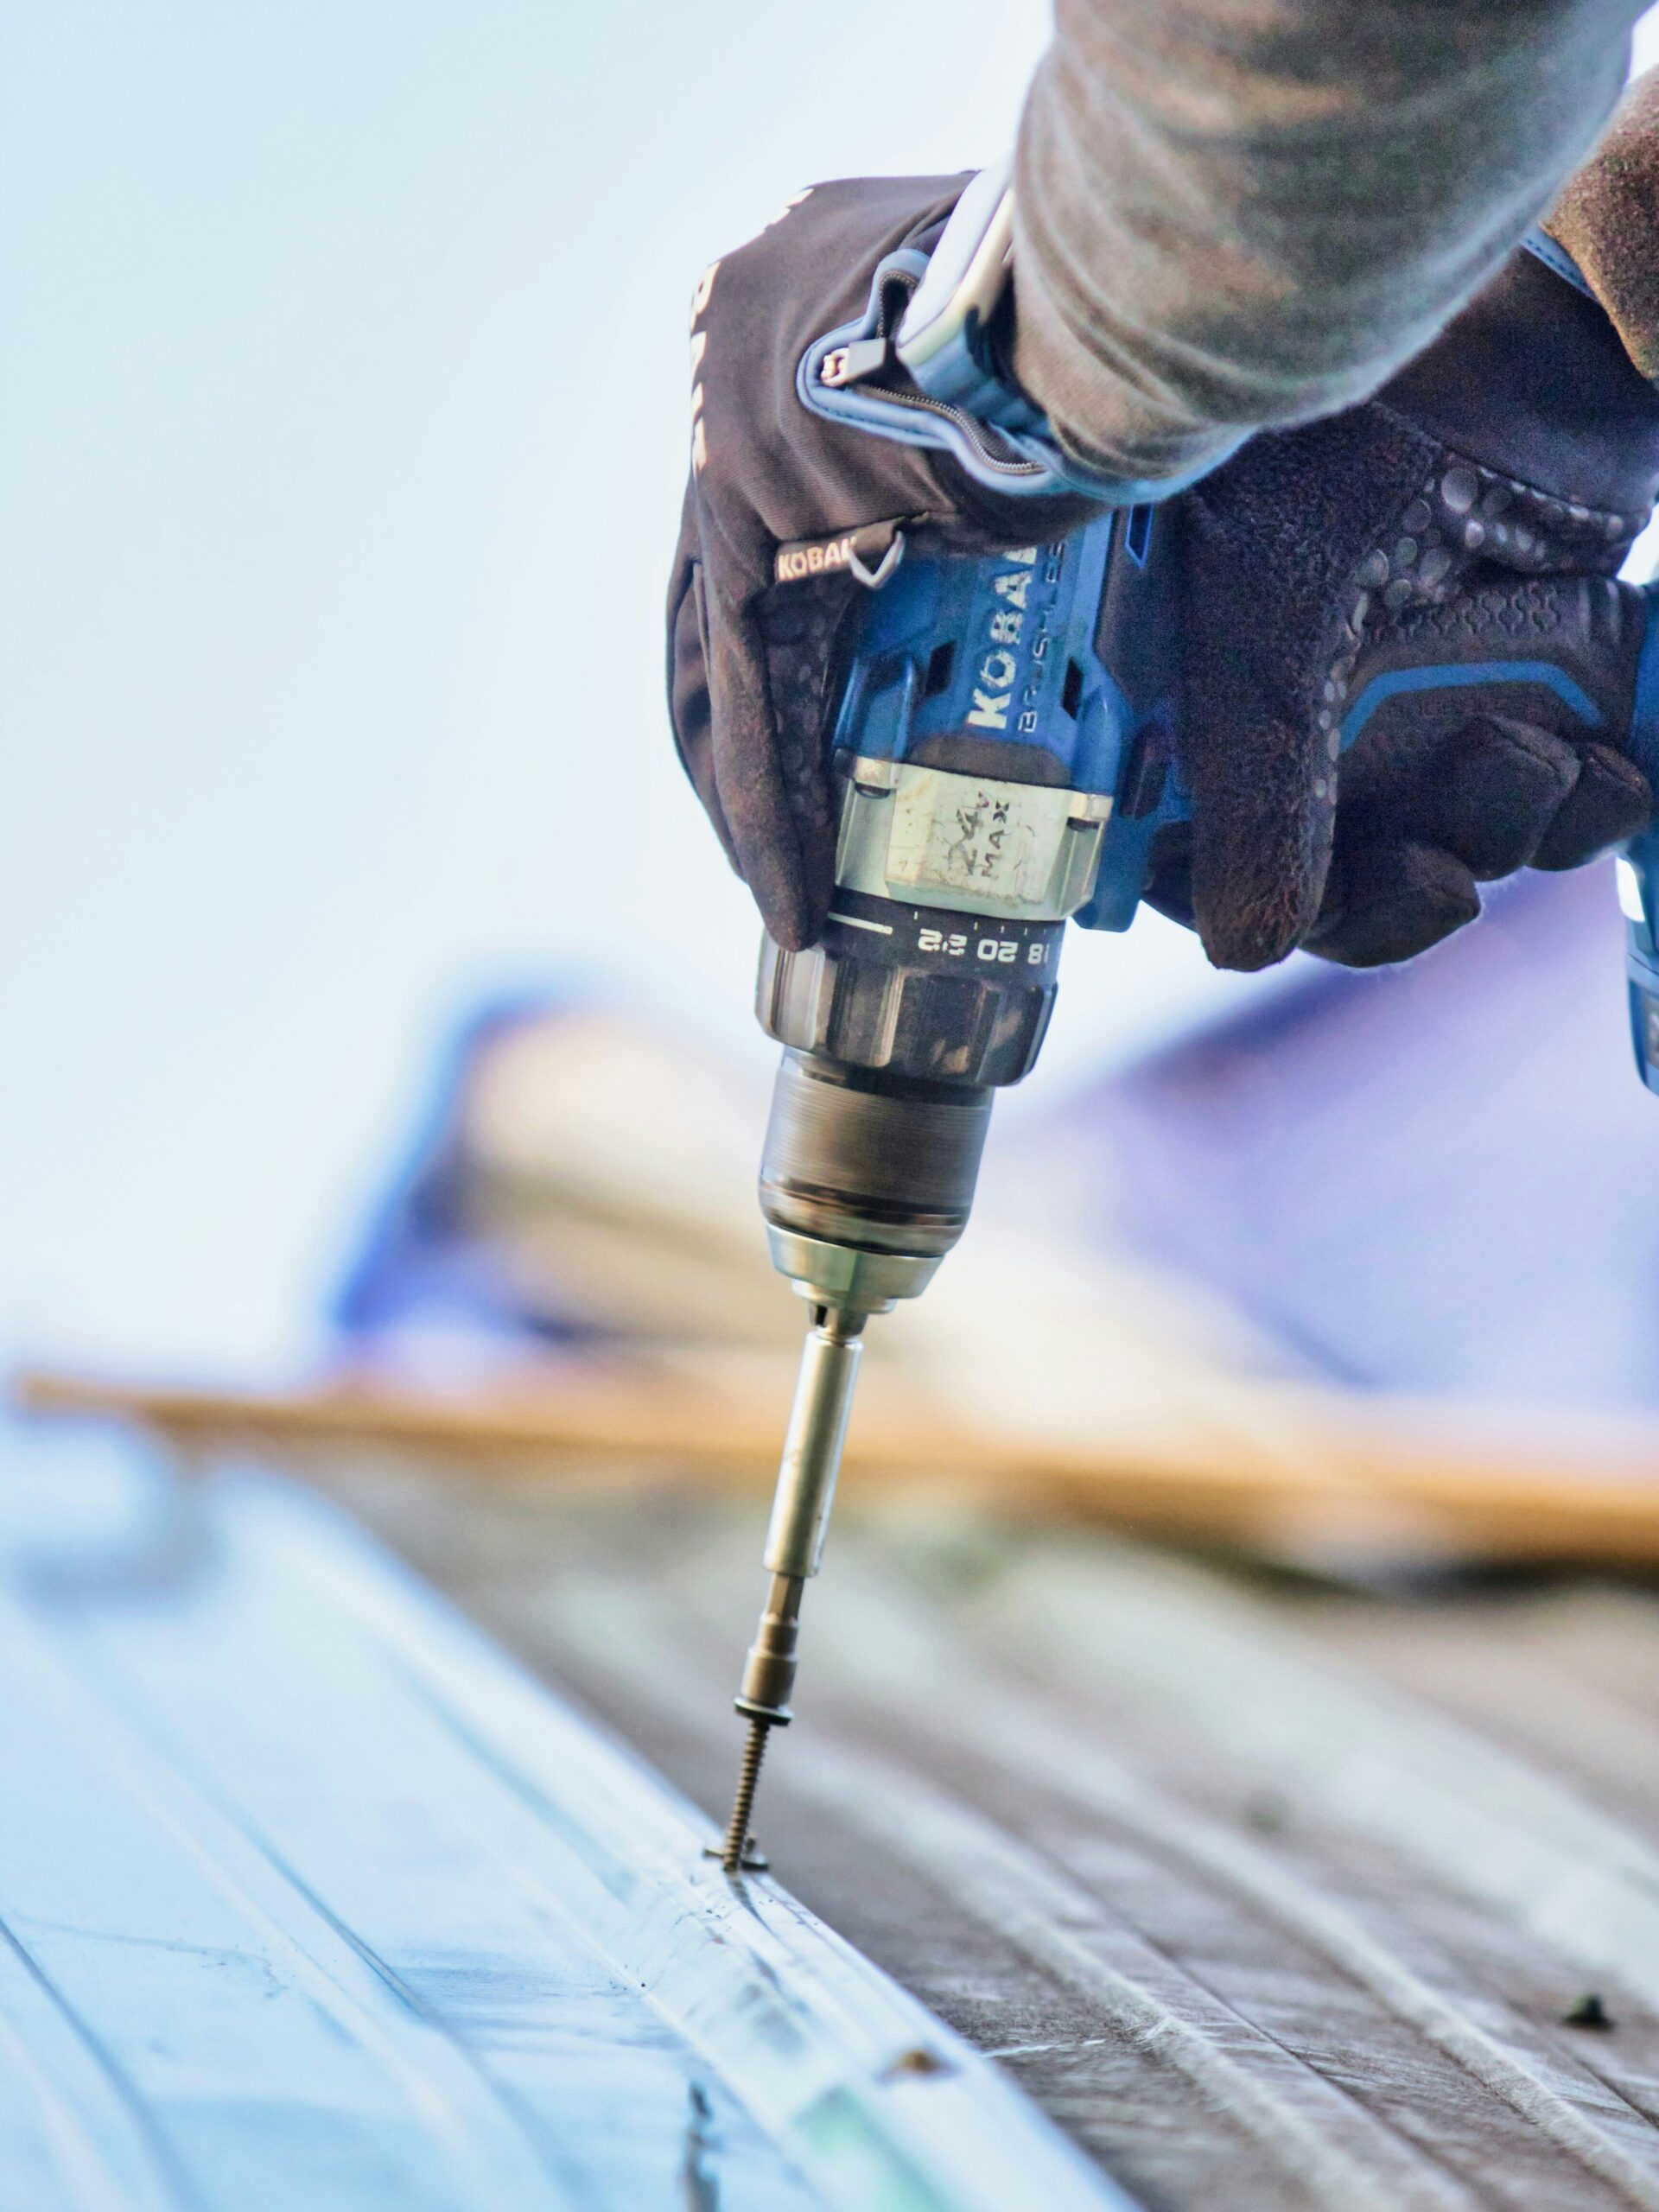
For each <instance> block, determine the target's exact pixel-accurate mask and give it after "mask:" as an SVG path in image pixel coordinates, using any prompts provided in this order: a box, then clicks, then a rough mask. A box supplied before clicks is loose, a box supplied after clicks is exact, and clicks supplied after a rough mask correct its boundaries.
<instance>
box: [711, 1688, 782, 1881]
mask: <svg viewBox="0 0 1659 2212" xmlns="http://www.w3.org/2000/svg"><path fill="white" fill-rule="evenodd" d="M771 1733H772V1723H771V1722H770V1721H769V1720H751V1721H750V1723H749V1740H748V1742H747V1744H746V1745H744V1746H743V1763H742V1764H741V1766H740V1767H739V1769H738V1770H737V1795H736V1796H735V1797H734V1799H733V1800H732V1817H731V1819H730V1821H728V1823H727V1827H726V1841H725V1844H724V1847H722V1849H721V1854H720V1863H721V1866H722V1867H723V1868H724V1869H725V1871H726V1872H727V1873H728V1874H738V1873H741V1872H742V1870H743V1853H744V1850H745V1847H746V1846H747V1843H748V1840H749V1817H750V1815H752V1814H753V1811H754V1793H755V1790H756V1789H758V1788H759V1786H760V1762H761V1760H762V1759H763V1758H765V1757H766V1738H767V1737H768V1736H769V1735H770V1734H771Z"/></svg>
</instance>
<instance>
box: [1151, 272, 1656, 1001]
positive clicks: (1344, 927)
mask: <svg viewBox="0 0 1659 2212" xmlns="http://www.w3.org/2000/svg"><path fill="white" fill-rule="evenodd" d="M1522 262H1529V257H1526V256H1518V257H1516V264H1512V265H1511V267H1510V269H1509V270H1506V271H1505V272H1504V274H1503V282H1502V283H1499V284H1497V285H1495V286H1494V287H1493V288H1492V290H1493V296H1492V297H1491V299H1484V300H1483V302H1480V303H1478V312H1477V311H1474V310H1471V312H1470V314H1469V315H1466V316H1465V317H1464V318H1461V319H1460V320H1459V323H1456V324H1454V325H1453V326H1452V329H1451V331H1449V332H1448V333H1447V334H1446V336H1445V337H1444V338H1443V339H1442V340H1440V341H1437V344H1436V346H1434V347H1432V348H1431V349H1430V350H1429V353H1428V354H1427V355H1425V356H1424V358H1423V360H1422V361H1421V362H1420V363H1418V364H1414V365H1413V367H1412V368H1411V369H1410V370H1409V371H1408V372H1406V373H1405V374H1404V375H1403V376H1402V377H1401V378H1396V379H1395V383H1394V384H1393V385H1390V386H1389V387H1388V388H1387V389H1386V390H1385V391H1384V392H1383V394H1382V395H1380V397H1378V398H1377V399H1376V400H1374V401H1370V402H1368V403H1366V404H1363V405H1362V406H1360V407H1357V408H1355V409H1352V410H1349V412H1348V413H1346V414H1344V415H1342V416H1335V417H1333V418H1332V419H1331V420H1329V421H1327V422H1325V423H1315V424H1313V425H1310V426H1307V427H1305V428H1303V429H1298V430H1291V431H1286V432H1280V433H1274V434H1269V435H1262V436H1258V437H1257V438H1256V439H1255V440H1254V441H1252V442H1251V443H1250V444H1249V445H1248V446H1247V447H1246V448H1244V449H1243V452H1242V453H1241V454H1239V456H1238V457H1237V458H1236V460H1235V461H1232V462H1230V463H1229V464H1228V465H1227V467H1224V468H1223V469H1221V470H1219V471H1217V474H1216V475H1215V476H1213V477H1212V478H1211V479H1209V480H1206V481H1205V483H1203V484H1201V485H1199V486H1198V487H1197V488H1196V489H1195V490H1194V491H1193V492H1192V493H1191V494H1190V495H1189V496H1188V499H1187V501H1186V503H1185V505H1186V510H1187V526H1186V546H1187V553H1186V565H1187V584H1188V601H1189V605H1190V607H1191V608H1192V616H1193V623H1192V648H1191V655H1190V661H1189V666H1188V688H1187V709H1188V711H1187V716H1186V728H1185V733H1184V738H1183V756H1184V757H1183V765H1184V767H1185V772H1186V777H1187V780H1188V783H1189V785H1190V788H1191V790H1192V797H1193V802H1194V813H1195V826H1194V835H1193V842H1192V885H1191V891H1192V907H1193V911H1194V914H1195V917H1196V919H1197V922H1198V927H1199V929H1200V931H1201V932H1202V934H1203V937H1204V940H1205V946H1206V949H1207V950H1208V951H1209V953H1210V956H1211V959H1212V960H1215V961H1216V962H1217V964H1219V965H1223V966H1228V967H1257V966H1262V965H1264V964H1266V963H1268V962H1270V961H1273V960H1275V959H1278V958H1280V957H1282V955H1283V954H1284V953H1285V952H1286V951H1287V950H1289V949H1290V947H1291V946H1292V945H1293V944H1295V943H1296V942H1298V941H1302V940H1305V941H1306V942H1308V943H1309V944H1311V945H1313V946H1314V947H1315V948H1316V949H1318V950H1321V951H1324V952H1325V953H1327V955H1328V956H1329V957H1340V958H1348V959H1352V960H1355V961H1357V962H1363V963H1367V964H1369V963H1372V962H1374V961H1376V960H1380V959H1389V958H1404V957H1408V955H1409V951H1410V950H1418V949H1421V944H1428V943H1433V941H1434V940H1435V939H1436V938H1439V937H1441V936H1444V935H1445V934H1446V932H1447V931H1448V930H1450V929H1452V928H1455V927H1457V926H1459V924H1460V923H1461V922H1462V921H1465V920H1467V919H1470V918H1472V916H1473V914H1474V913H1475V912H1478V894H1476V893H1475V892H1474V889H1473V880H1472V879H1473V877H1474V876H1476V875H1493V874H1507V873H1508V872H1509V871H1510V869H1511V868H1516V867H1519V866H1522V865H1524V864H1525V863H1526V862H1527V861H1529V860H1531V859H1532V858H1534V857H1535V855H1536V856H1541V858H1542V860H1543V861H1544V864H1547V865H1567V864H1568V863H1567V861H1566V860H1565V859H1560V858H1558V855H1565V854H1568V853H1571V854H1575V855H1582V854H1584V853H1586V851H1587V850H1593V849H1597V848H1598V847H1599V845H1600V844H1604V843H1606V842H1611V836H1617V835H1620V834H1623V835H1628V834H1629V829H1628V828H1627V827H1623V826H1621V827H1619V828H1618V829H1614V830H1613V831H1612V832H1611V836H1610V835H1609V834H1608V825H1609V824H1610V823H1617V824H1619V825H1624V824H1628V823H1629V822H1630V817H1631V810H1632V806H1633V804H1636V803H1638V802H1639V800H1640V799H1641V798H1642V797H1643V795H1644V794H1645V788H1646V787H1645V785H1642V783H1641V779H1640V778H1639V776H1637V775H1636V774H1635V772H1634V771H1633V770H1630V768H1629V766H1628V764H1620V763H1619V762H1618V755H1617V754H1610V756H1609V758H1610V760H1611V762H1612V763H1613V764H1615V765H1614V766H1612V767H1611V768H1610V769H1609V771H1608V772H1607V773H1606V774H1605V775H1603V774H1601V773H1598V774H1597V776H1596V777H1595V779H1593V782H1592V783H1591V784H1586V779H1585V777H1584V773H1583V768H1582V763H1583V760H1584V758H1585V749H1586V744H1587V743H1588V742H1589V741H1591V739H1592V735H1593V728H1592V723H1591V722H1590V721H1586V720H1585V719H1583V718H1582V717H1581V709H1582V708H1583V702H1585V701H1586V699H1587V701H1588V702H1590V706H1589V713H1590V714H1591V715H1592V716H1598V715H1599V726H1601V727H1604V728H1606V729H1607V730H1608V731H1609V732H1610V733H1611V734H1617V733H1618V728H1620V726H1621V724H1622V721H1623V719H1624V716H1625V715H1626V714H1627V713H1628V708H1629V702H1630V696H1631V688H1632V685H1633V682H1634V670H1635V664H1636V658H1637V653H1638V652H1639V650H1640V645H1641V641H1642V636H1643V628H1644V622H1645V617H1644V616H1643V620H1633V619H1632V617H1633V615H1634V613H1635V612H1636V600H1637V595H1636V594H1632V593H1631V592H1630V590H1629V589H1628V588H1626V587H1624V586H1622V585H1620V584H1618V583H1617V582H1614V581H1613V577H1614V574H1615V572H1616V571H1617V569H1618V566H1619V564H1620V562H1621V560H1622V558H1623V556H1624V552H1625V550H1626V549H1627V547H1628V544H1629V542H1630V538H1631V537H1633V536H1634V535H1635V533H1636V531H1637V530H1638V529H1639V528H1640V526H1641V524H1642V522H1643V520H1644V518H1645V515H1646V512H1647V504H1648V503H1649V500H1650V498H1651V493H1652V488H1653V483H1654V480H1655V474H1656V469H1659V401H1656V398H1655V396H1654V395H1653V393H1652V392H1651V391H1649V390H1648V388H1647V387H1646V386H1645V385H1643V383H1642V380H1641V379H1639V378H1633V376H1632V372H1631V371H1630V364H1629V362H1628V361H1627V360H1625V359H1624V357H1623V355H1622V353H1620V352H1619V349H1618V345H1617V340H1612V341H1611V358H1610V357H1609V340H1608V334H1607V333H1606V331H1605V327H1599V326H1600V325H1602V324H1605V318H1601V317H1600V311H1599V309H1598V308H1595V307H1594V304H1593V302H1583V301H1581V300H1580V297H1579V296H1578V295H1577V294H1576V293H1573V290H1572V288H1571V287H1570V286H1568V285H1567V284H1566V283H1565V282H1564V281H1563V280H1562V279H1561V278H1560V277H1556V276H1554V274H1553V273H1552V272H1551V271H1549V270H1544V269H1542V268H1541V266H1539V267H1537V269H1536V277H1534V274H1533V273H1532V266H1530V265H1529V267H1527V268H1521V267H1519V265H1518V264H1520V263H1522ZM1523 308H1524V309H1525V310H1526V311H1527V313H1529V314H1530V313H1533V312H1534V311H1536V313H1537V314H1539V315H1542V316H1544V317H1545V319H1546V321H1547V320H1548V313H1549V312H1550V311H1554V310H1557V309H1559V310H1560V322H1559V323H1558V324H1557V325H1554V326H1552V327H1550V328H1548V330H1545V331H1544V332H1543V333H1542V334H1541V336H1540V337H1538V340H1537V345H1536V348H1535V351H1536V354H1537V357H1538V358H1537V359H1535V360H1531V361H1530V363H1529V346H1531V345H1532V341H1533V340H1534V338H1535V336H1536V335H1537V334H1535V333H1534V332H1533V331H1531V330H1529V328H1528V327H1526V326H1525V322H1524V320H1522V321H1519V322H1518V321H1517V316H1518V315H1519V312H1520V310H1521V309H1523ZM1581 309H1587V311H1588V316H1589V318H1590V325H1589V327H1588V328H1586V320H1585V316H1584V315H1583V314H1582V313H1581V312H1580V310H1581ZM1471 366H1472V367H1475V368H1478V369H1480V370H1481V371H1482V374H1480V375H1474V376H1471V373H1470V372H1471ZM1598 377H1600V378H1601V381H1600V382H1599V383H1598V381H1597V378H1598ZM1504 378H1508V382H1509V385H1510V387H1512V388H1511V389H1510V390H1509V391H1503V390H1502V389H1501V387H1502V386H1503V381H1504ZM1495 387H1497V388H1498V397H1499V399H1500V401H1501V402H1502V404H1500V405H1498V406H1497V409H1496V410H1495V411H1496V412H1497V415H1498V416H1500V417H1501V422H1500V424H1499V429H1498V430H1497V431H1496V432H1491V434H1490V435H1488V436H1487V437H1486V439H1485V441H1484V447H1483V450H1482V451H1480V452H1474V451H1469V450H1464V449H1461V448H1459V447H1458V446H1456V445H1453V444H1450V443H1448V442H1447V440H1446V433H1447V431H1448V429H1459V430H1461V429H1465V428H1469V429H1471V431H1472V430H1473V429H1477V428H1478V426H1479V425H1480V424H1481V423H1483V422H1484V421H1485V416H1484V414H1483V412H1482V408H1483V406H1484V407H1485V408H1486V410H1487V412H1489V413H1490V412H1491V411H1494V410H1492V409H1491V392H1492V391H1493V389H1494V388H1495ZM1586 387H1587V388H1586ZM1569 388H1570V390H1571V404H1570V406H1568V405H1567V401H1566V400H1565V399H1564V398H1563V397H1562V395H1563V393H1564V392H1565V391H1567V390H1568V389H1569ZM1471 393H1472V394H1473V395H1474V398H1473V399H1472V400H1471ZM1610 393H1611V397H1610ZM1558 405H1559V406H1560V407H1561V408H1563V409H1565V410H1566V412H1567V415H1568V416H1569V417H1570V421H1569V425H1568V434H1567V435H1564V436H1561V437H1555V436H1554V432H1553V427H1552V421H1551V410H1552V409H1554V408H1555V407H1557V406H1558ZM1621 410H1622V411H1621ZM1489 427H1490V426H1489ZM1522 469H1524V470H1527V471H1529V472H1534V471H1535V474H1536V480H1533V479H1532V476H1531V474H1521V473H1517V472H1519V471H1521V470H1522ZM1586 487H1588V490H1587V491H1586ZM1589 493H1594V494H1596V495H1597V497H1594V498H1592V497H1591V496H1589ZM1597 498H1599V499H1603V500H1605V501H1610V502H1611V504H1597ZM1448 668H1450V669H1452V671H1453V676H1452V678H1450V679H1448V678H1447V677H1446V674H1445V671H1446V670H1447V669H1448ZM1533 671H1539V672H1537V673H1534V672H1533ZM1572 702H1577V703H1576V704H1574V703H1572ZM1348 740H1353V741H1354V745H1353V750H1352V752H1351V753H1350V754H1349V755H1348V756H1347V757H1346V758H1345V759H1344V758H1343V746H1344V741H1348ZM1338 776H1340V779H1341V793H1342V796H1341V804H1340V807H1338ZM1333 855H1334V861H1333ZM1327 880H1328V882H1329V892H1328V894H1327ZM1414 901H1416V902H1418V903H1419V904H1420V905H1421V913H1420V915H1419V916H1418V918H1417V920H1416V921H1415V922H1413V921H1412V920H1411V919H1410V910H1411V908H1412V906H1413V902H1414ZM1362 917H1369V918H1367V919H1363V920H1362ZM1389 947H1394V948H1396V949H1395V950H1389V949H1388V948H1389ZM1402 948H1403V949H1402Z"/></svg>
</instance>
